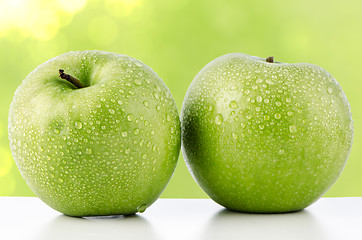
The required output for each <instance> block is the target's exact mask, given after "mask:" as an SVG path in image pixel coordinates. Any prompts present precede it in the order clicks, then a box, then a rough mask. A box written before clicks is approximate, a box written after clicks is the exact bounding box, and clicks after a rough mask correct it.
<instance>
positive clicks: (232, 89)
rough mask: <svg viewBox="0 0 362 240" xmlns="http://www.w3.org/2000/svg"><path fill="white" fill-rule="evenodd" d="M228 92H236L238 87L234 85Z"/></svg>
mask: <svg viewBox="0 0 362 240" xmlns="http://www.w3.org/2000/svg"><path fill="white" fill-rule="evenodd" d="M230 90H231V91H235V90H238V86H236V85H233V86H231V87H230Z"/></svg>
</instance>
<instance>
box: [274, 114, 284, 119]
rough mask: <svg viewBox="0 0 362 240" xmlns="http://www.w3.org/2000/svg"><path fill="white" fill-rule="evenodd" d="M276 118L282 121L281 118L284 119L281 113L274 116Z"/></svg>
mask: <svg viewBox="0 0 362 240" xmlns="http://www.w3.org/2000/svg"><path fill="white" fill-rule="evenodd" d="M274 117H275V119H280V118H281V117H282V115H280V113H276V114H275V115H274Z"/></svg>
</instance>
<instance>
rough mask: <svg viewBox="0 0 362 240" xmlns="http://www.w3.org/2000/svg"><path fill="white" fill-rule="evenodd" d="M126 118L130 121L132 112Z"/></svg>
mask: <svg viewBox="0 0 362 240" xmlns="http://www.w3.org/2000/svg"><path fill="white" fill-rule="evenodd" d="M127 120H128V121H130V122H131V121H132V120H133V115H132V113H130V114H128V115H127Z"/></svg>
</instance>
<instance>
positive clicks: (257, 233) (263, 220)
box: [202, 209, 330, 240]
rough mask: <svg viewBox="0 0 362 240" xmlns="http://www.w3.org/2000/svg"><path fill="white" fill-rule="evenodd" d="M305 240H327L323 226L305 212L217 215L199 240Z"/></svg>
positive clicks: (230, 213)
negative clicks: (225, 239)
mask: <svg viewBox="0 0 362 240" xmlns="http://www.w3.org/2000/svg"><path fill="white" fill-rule="evenodd" d="M225 237H226V238H227V239H278V240H282V239H288V240H290V239H293V240H298V239H301V240H302V239H303V240H305V239H308V240H314V239H315V240H317V239H318V240H324V239H325V240H327V239H328V240H329V239H330V237H329V236H328V235H327V233H326V232H323V229H322V225H321V224H320V223H319V222H318V220H317V219H316V218H315V217H314V216H313V214H312V213H310V212H309V211H308V210H302V211H299V212H293V213H282V214H251V213H238V212H233V211H229V210H227V209H223V210H220V211H219V212H217V213H216V214H215V215H214V216H213V217H212V218H211V220H210V222H209V223H208V224H207V226H206V228H205V232H204V234H203V236H202V239H205V240H206V239H207V240H214V239H224V238H225Z"/></svg>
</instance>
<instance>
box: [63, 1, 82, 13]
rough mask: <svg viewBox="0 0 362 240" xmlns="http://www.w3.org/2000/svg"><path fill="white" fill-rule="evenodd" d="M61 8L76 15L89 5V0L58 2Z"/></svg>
mask: <svg viewBox="0 0 362 240" xmlns="http://www.w3.org/2000/svg"><path fill="white" fill-rule="evenodd" d="M58 2H59V7H60V8H61V9H63V10H64V11H65V12H68V13H75V12H78V11H80V10H82V9H83V8H84V7H85V5H87V0H58Z"/></svg>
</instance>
